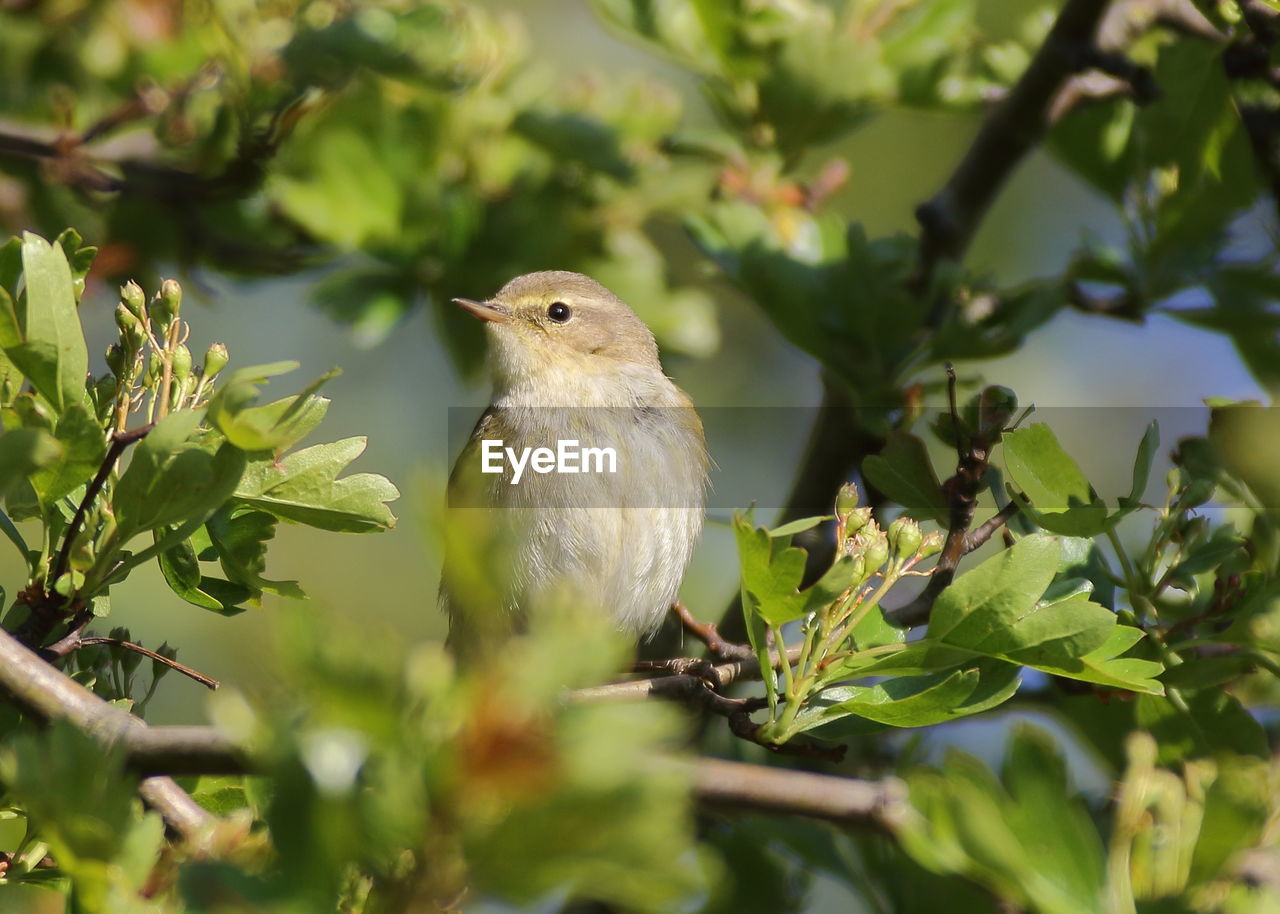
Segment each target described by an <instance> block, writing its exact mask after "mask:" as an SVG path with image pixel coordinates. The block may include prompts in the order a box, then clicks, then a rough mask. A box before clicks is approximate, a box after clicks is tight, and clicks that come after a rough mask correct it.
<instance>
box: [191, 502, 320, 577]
mask: <svg viewBox="0 0 1280 914" xmlns="http://www.w3.org/2000/svg"><path fill="white" fill-rule="evenodd" d="M205 530H206V531H207V532H208V534H209V540H210V542H211V543H212V544H213V548H214V550H215V551H216V552H217V554H218V561H219V563H220V564H221V565H222V570H223V572H225V573H226V575H227V578H228V579H230V580H231V581H233V582H235V583H237V584H241V585H243V586H244V587H247V588H249V589H250V590H251V591H252V592H253V594H254V596H255V597H257V596H260V595H261V594H263V593H272V594H276V595H277V596H281V597H291V598H293V599H297V600H300V599H303V598H304V597H306V594H304V593H303V592H302V588H301V587H299V586H298V582H297V581H269V580H267V579H266V578H264V577H262V572H263V571H264V570H265V569H266V566H267V543H269V542H270V541H271V540H272V538H274V537H275V535H276V519H275V517H274V516H272V515H271V514H268V513H267V512H265V511H255V510H251V509H246V508H242V507H237V508H232V509H228V508H225V507H224V508H222V509H220V510H218V511H216V512H214V515H213V517H211V518H209V520H208V521H207V522H206V523H205Z"/></svg>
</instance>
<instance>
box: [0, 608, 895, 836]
mask: <svg viewBox="0 0 1280 914" xmlns="http://www.w3.org/2000/svg"><path fill="white" fill-rule="evenodd" d="M751 667H752V664H748V663H725V664H720V665H719V666H718V667H717V671H718V672H719V673H720V675H721V676H722V677H723V679H724V681H725V682H733V681H735V680H737V679H739V678H745V677H746V676H749V675H752V673H753V671H752V669H751ZM754 675H757V676H758V675H759V665H758V664H756V665H755V668H754ZM0 686H2V687H3V688H4V689H5V690H6V691H7V692H9V694H10V695H11V696H12V697H13V699H14V700H15V702H16V703H17V704H19V705H20V706H22V707H23V708H24V709H26V710H27V711H30V712H32V713H34V714H36V715H38V716H40V717H42V718H44V719H46V720H53V719H65V720H68V721H70V722H71V723H73V724H75V725H76V726H77V727H79V728H80V729H81V730H83V731H85V732H86V733H88V734H89V735H91V736H93V737H95V738H97V739H99V740H100V741H102V742H103V743H104V744H118V745H122V746H123V747H124V748H125V749H126V751H127V752H128V757H129V765H130V767H131V768H133V769H134V770H136V771H139V772H141V773H143V774H144V775H150V776H148V777H146V778H145V779H144V780H143V781H142V783H141V784H140V785H139V788H138V792H139V794H140V795H141V796H142V798H143V800H144V801H145V802H146V803H147V804H148V805H149V806H151V807H152V808H154V809H156V810H157V811H158V812H160V814H161V815H162V816H163V817H164V819H165V822H167V823H168V824H169V826H170V827H171V828H173V829H174V830H175V831H177V832H178V833H179V834H181V835H183V836H184V837H186V838H192V837H194V836H196V835H198V834H200V833H201V832H202V831H203V830H205V829H206V828H207V827H208V826H209V824H211V822H212V821H213V817H212V816H210V814H209V813H207V812H205V811H204V810H203V809H201V808H200V807H199V806H198V805H196V803H195V802H194V801H193V800H192V799H191V797H190V796H188V795H187V793H186V792H185V791H183V790H182V788H181V787H179V786H178V785H177V784H176V783H175V782H174V781H173V780H171V779H170V778H168V777H162V776H159V775H160V774H161V773H163V774H166V775H167V774H245V773H252V772H254V771H256V770H258V766H257V764H256V762H255V760H254V759H252V758H251V757H250V756H248V755H247V754H246V753H244V752H243V751H242V750H241V749H240V748H239V747H238V746H236V745H235V744H234V743H232V742H231V741H230V740H228V739H227V738H226V737H225V736H224V735H223V734H221V733H220V732H219V731H218V730H216V729H215V728H213V727H149V726H147V725H146V724H145V723H143V722H142V721H141V720H139V719H138V718H136V717H134V716H133V715H131V714H128V713H126V712H124V711H122V710H120V709H119V708H114V707H112V706H111V705H109V704H108V703H107V702H105V701H103V700H102V699H101V698H98V697H97V696H96V695H94V694H93V693H92V692H90V691H89V690H88V689H86V688H84V687H83V686H81V685H80V684H78V683H76V682H74V681H72V680H71V679H69V678H68V677H66V676H64V675H62V674H61V673H59V672H58V671H57V670H55V669H54V668H53V667H51V666H49V665H48V664H47V663H45V662H44V661H43V660H41V659H40V658H39V657H38V656H37V655H36V654H34V653H33V652H31V651H30V650H28V649H27V648H25V647H23V646H22V645H21V644H19V643H18V641H17V640H16V639H14V638H13V637H12V636H11V635H9V634H8V633H7V632H3V631H0ZM695 686H696V687H697V688H698V689H700V690H702V691H704V692H709V690H707V689H706V686H705V684H704V683H703V681H702V680H699V679H698V678H697V677H693V676H673V677H670V678H668V679H653V680H640V681H639V682H636V683H618V684H615V685H610V686H599V687H597V688H595V689H580V690H578V691H577V692H575V693H573V695H572V698H573V699H574V700H578V701H583V700H591V699H594V698H628V697H629V698H636V697H643V696H646V695H660V694H674V693H676V692H677V691H679V690H681V689H689V688H692V687H695ZM709 694H714V693H709ZM716 697H717V698H719V697H720V696H716ZM721 700H722V701H730V699H723V698H721ZM657 764H658V765H660V766H664V767H667V768H670V769H673V770H676V771H678V772H680V773H681V774H682V775H683V776H685V777H687V778H688V779H689V780H690V781H691V783H692V788H693V795H694V796H695V797H696V798H697V799H698V800H699V801H700V802H702V803H705V804H707V805H709V806H714V807H717V808H745V809H751V810H756V811H758V812H766V813H782V814H788V815H798V816H806V817H809V818H815V819H824V820H826V821H830V822H839V823H843V824H847V825H857V826H865V827H873V828H878V829H883V830H889V831H892V830H893V829H894V828H896V827H897V826H898V825H900V824H901V823H902V822H903V821H904V819H905V817H906V816H907V815H908V813H909V809H910V808H909V806H908V802H907V796H906V788H905V785H903V783H902V782H901V781H899V780H897V779H896V778H887V779H885V780H882V781H860V780H854V779H851V778H842V777H835V776H831V775H823V774H812V773H809V772H803V771H790V770H786V769H778V768H770V767H766V766H761V765H750V764H746V763H743V762H729V761H723V760H721V759H695V760H685V759H671V758H663V759H660V760H658V762H657Z"/></svg>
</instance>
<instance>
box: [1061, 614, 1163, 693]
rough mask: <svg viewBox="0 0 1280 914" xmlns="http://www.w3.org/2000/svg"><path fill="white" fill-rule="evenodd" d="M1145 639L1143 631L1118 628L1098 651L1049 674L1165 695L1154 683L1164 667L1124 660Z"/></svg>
mask: <svg viewBox="0 0 1280 914" xmlns="http://www.w3.org/2000/svg"><path fill="white" fill-rule="evenodd" d="M1144 637H1145V635H1144V634H1143V632H1142V631H1141V630H1140V629H1136V628H1133V627H1132V626H1128V625H1117V626H1115V627H1114V628H1113V629H1112V630H1111V632H1110V633H1109V634H1108V635H1107V640H1106V641H1104V642H1103V643H1102V644H1101V645H1100V646H1099V647H1097V648H1095V649H1094V650H1092V651H1090V652H1089V653H1088V654H1086V655H1084V656H1083V657H1080V658H1078V659H1077V660H1076V661H1075V662H1074V663H1072V664H1071V665H1069V666H1068V665H1065V664H1064V665H1061V666H1060V667H1059V668H1057V669H1053V670H1050V671H1049V672H1053V673H1057V674H1058V675H1059V676H1066V677H1068V678H1071V679H1082V680H1084V681H1085V682H1095V683H1097V684H1098V685H1105V686H1111V687H1112V688H1116V689H1128V690H1129V691H1131V692H1146V693H1148V694H1151V695H1163V694H1164V686H1162V685H1161V684H1160V683H1159V682H1157V681H1156V679H1155V677H1157V676H1159V675H1160V674H1161V673H1162V672H1164V667H1163V666H1162V665H1161V664H1159V663H1157V662H1155V661H1154V660H1142V659H1139V658H1137V657H1123V656H1121V655H1122V654H1124V653H1125V652H1126V651H1128V650H1129V649H1130V648H1131V647H1133V646H1134V645H1135V644H1137V643H1138V642H1139V641H1141V640H1142V639H1143V638H1144ZM1041 669H1043V667H1041Z"/></svg>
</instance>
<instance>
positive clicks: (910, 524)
mask: <svg viewBox="0 0 1280 914" xmlns="http://www.w3.org/2000/svg"><path fill="white" fill-rule="evenodd" d="M887 539H888V543H889V550H890V551H891V552H892V553H893V554H894V555H896V556H898V557H899V558H908V557H909V556H913V555H915V554H916V550H917V549H919V548H920V543H921V541H922V540H923V539H924V534H922V533H921V532H920V525H919V524H918V523H916V522H915V521H914V520H912V519H911V518H909V517H899V518H898V519H897V520H895V521H894V522H893V523H891V524H890V525H889V532H888V536H887Z"/></svg>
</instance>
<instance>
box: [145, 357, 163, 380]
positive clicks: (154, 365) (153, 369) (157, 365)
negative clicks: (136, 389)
mask: <svg viewBox="0 0 1280 914" xmlns="http://www.w3.org/2000/svg"><path fill="white" fill-rule="evenodd" d="M163 371H164V362H163V361H162V360H161V359H160V354H159V353H157V352H153V353H151V358H150V359H148V360H147V375H146V377H145V378H144V379H143V381H142V386H143V387H147V388H151V387H155V385H156V381H157V379H159V377H160V374H161V372H163Z"/></svg>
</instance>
